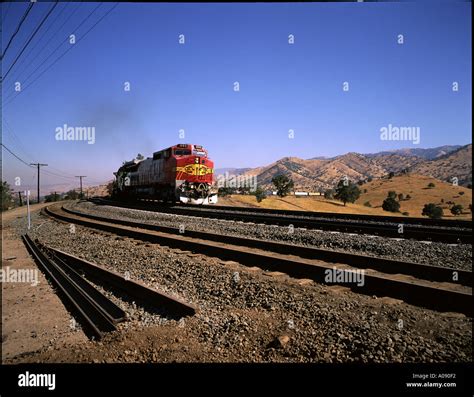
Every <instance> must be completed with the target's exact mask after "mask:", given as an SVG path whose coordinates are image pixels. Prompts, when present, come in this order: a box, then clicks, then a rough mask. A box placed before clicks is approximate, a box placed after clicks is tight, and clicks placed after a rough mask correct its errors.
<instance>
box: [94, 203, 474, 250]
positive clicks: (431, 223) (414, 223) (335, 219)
mask: <svg viewBox="0 0 474 397" xmlns="http://www.w3.org/2000/svg"><path fill="white" fill-rule="evenodd" d="M90 201H92V202H94V203H95V204H99V205H109V206H118V207H124V208H132V209H140V210H146V211H155V212H163V213H170V214H178V215H187V216H195V217H206V218H215V219H226V220H233V221H240V222H252V223H265V224H275V225H281V226H290V225H292V226H293V227H301V228H306V229H320V230H328V231H339V232H347V233H363V234H371V235H378V236H383V237H391V238H405V239H415V240H422V241H437V242H444V243H454V244H456V243H470V242H471V240H472V224H471V222H468V221H453V220H447V221H439V220H432V219H424V218H402V217H380V216H364V215H345V214H344V215H341V214H337V215H336V214H322V213H311V212H304V211H282V210H267V209H254V208H233V207H220V206H216V207H195V206H194V207H192V206H185V205H177V206H176V205H173V206H169V205H162V204H161V205H160V204H158V203H156V202H149V201H140V202H137V201H135V202H123V201H113V200H107V199H101V198H95V199H91V200H90ZM444 222H446V224H444ZM401 226H402V227H401Z"/></svg>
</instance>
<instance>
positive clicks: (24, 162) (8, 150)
mask: <svg viewBox="0 0 474 397" xmlns="http://www.w3.org/2000/svg"><path fill="white" fill-rule="evenodd" d="M0 145H2V146H3V148H4V149H5V150H6V151H7V152H9V153H10V154H11V155H13V156H14V157H16V158H17V159H18V160H20V161H21V162H22V163H23V164H25V165H27V166H28V167H31V165H30V164H28V163H27V162H26V161H24V160H23V159H21V158H20V157H18V156H17V155H16V154H15V153H13V152H12V151H11V150H10V149H8V148H7V147H6V146H5V145H4V144H3V143H1V144H0Z"/></svg>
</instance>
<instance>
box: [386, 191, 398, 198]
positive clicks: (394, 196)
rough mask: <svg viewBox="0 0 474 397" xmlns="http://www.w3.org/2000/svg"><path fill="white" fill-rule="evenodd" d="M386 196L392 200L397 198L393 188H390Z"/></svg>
mask: <svg viewBox="0 0 474 397" xmlns="http://www.w3.org/2000/svg"><path fill="white" fill-rule="evenodd" d="M387 197H388V198H393V199H394V200H395V199H396V198H397V192H396V191H394V190H390V191H389V192H388V195H387Z"/></svg>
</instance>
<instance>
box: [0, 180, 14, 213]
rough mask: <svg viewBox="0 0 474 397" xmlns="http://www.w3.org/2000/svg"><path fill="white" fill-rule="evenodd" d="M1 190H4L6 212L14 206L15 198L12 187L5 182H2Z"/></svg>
mask: <svg viewBox="0 0 474 397" xmlns="http://www.w3.org/2000/svg"><path fill="white" fill-rule="evenodd" d="M1 189H2V191H1V193H2V211H6V210H7V209H8V208H10V207H11V206H12V204H13V197H12V194H13V191H12V190H11V188H10V185H9V184H8V183H7V182H5V181H2V185H1Z"/></svg>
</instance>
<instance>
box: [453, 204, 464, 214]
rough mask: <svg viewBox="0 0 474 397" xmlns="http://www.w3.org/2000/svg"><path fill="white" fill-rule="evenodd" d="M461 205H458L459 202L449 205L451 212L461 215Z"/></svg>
mask: <svg viewBox="0 0 474 397" xmlns="http://www.w3.org/2000/svg"><path fill="white" fill-rule="evenodd" d="M463 209H464V208H463V206H462V205H460V204H455V205H453V206H452V207H451V214H453V215H461V214H462V210H463Z"/></svg>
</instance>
